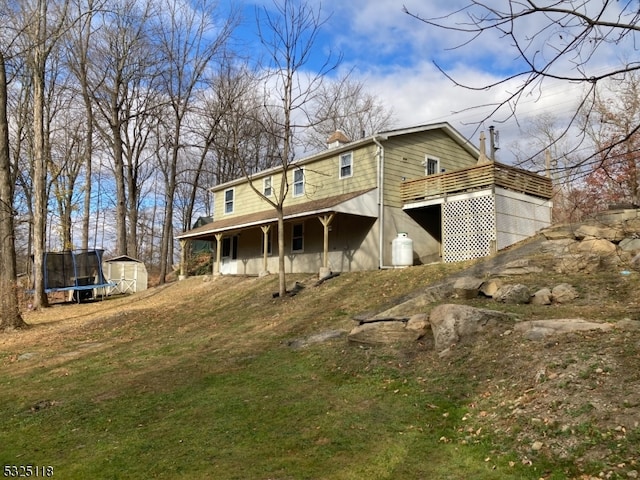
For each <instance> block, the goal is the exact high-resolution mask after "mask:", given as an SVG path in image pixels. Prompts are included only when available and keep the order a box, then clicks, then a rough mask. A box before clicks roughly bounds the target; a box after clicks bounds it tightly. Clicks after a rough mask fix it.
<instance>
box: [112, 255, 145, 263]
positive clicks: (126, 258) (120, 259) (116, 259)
mask: <svg viewBox="0 0 640 480" xmlns="http://www.w3.org/2000/svg"><path fill="white" fill-rule="evenodd" d="M105 262H137V263H143V262H142V260H138V259H137V258H133V257H130V256H129V255H120V256H118V257H113V258H110V259H109V260H105Z"/></svg>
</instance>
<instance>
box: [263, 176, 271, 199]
mask: <svg viewBox="0 0 640 480" xmlns="http://www.w3.org/2000/svg"><path fill="white" fill-rule="evenodd" d="M271 178H272V177H267V178H264V179H262V194H263V195H264V196H265V197H270V196H271V195H272V194H273V188H272V186H271Z"/></svg>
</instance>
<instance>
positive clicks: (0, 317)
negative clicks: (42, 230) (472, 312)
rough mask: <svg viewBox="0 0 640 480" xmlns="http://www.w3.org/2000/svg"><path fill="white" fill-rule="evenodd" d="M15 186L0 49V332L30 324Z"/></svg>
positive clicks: (5, 77) (4, 78)
mask: <svg viewBox="0 0 640 480" xmlns="http://www.w3.org/2000/svg"><path fill="white" fill-rule="evenodd" d="M13 186H14V182H13V175H12V173H11V158H10V155H9V121H8V117H7V70H6V65H5V57H4V53H3V52H2V50H0V291H1V292H2V294H0V331H5V330H12V329H16V328H24V327H26V326H27V324H26V323H25V322H24V320H23V319H22V315H20V308H19V306H18V285H17V274H16V273H17V272H16V250H15V229H14V223H13V218H14V210H13V193H14V192H13V188H14V187H13Z"/></svg>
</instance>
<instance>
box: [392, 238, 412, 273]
mask: <svg viewBox="0 0 640 480" xmlns="http://www.w3.org/2000/svg"><path fill="white" fill-rule="evenodd" d="M391 263H392V264H393V266H394V267H410V266H411V265H413V240H411V239H410V238H409V235H407V234H406V233H404V232H403V233H399V234H398V236H397V237H396V238H394V239H393V242H391Z"/></svg>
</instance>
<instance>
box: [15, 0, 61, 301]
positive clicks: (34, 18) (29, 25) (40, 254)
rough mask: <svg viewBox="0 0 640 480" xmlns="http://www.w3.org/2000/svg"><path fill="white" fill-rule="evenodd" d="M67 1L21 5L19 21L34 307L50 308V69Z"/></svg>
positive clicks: (38, 1) (41, 0)
mask: <svg viewBox="0 0 640 480" xmlns="http://www.w3.org/2000/svg"><path fill="white" fill-rule="evenodd" d="M67 6H68V4H67V0H63V1H61V2H50V1H46V0H34V1H33V2H22V3H21V6H20V7H19V8H21V11H20V14H21V15H20V18H21V19H22V22H23V24H24V25H26V27H25V28H24V30H23V32H22V38H23V49H24V51H25V52H26V66H27V69H28V71H29V74H30V76H31V79H32V83H33V164H34V169H33V192H34V212H33V258H34V261H33V266H34V289H35V291H34V298H33V307H34V308H41V307H45V306H47V305H48V299H47V296H46V294H45V285H44V252H45V246H46V220H47V203H48V202H47V159H48V152H47V146H48V139H47V138H46V133H47V131H46V129H45V123H46V122H45V112H46V105H45V102H46V98H45V95H46V85H47V79H46V74H47V65H48V60H49V56H50V55H51V52H52V50H53V49H54V48H55V47H56V45H57V43H58V41H59V40H60V38H61V36H62V34H63V32H64V28H63V27H64V25H65V22H66V15H67Z"/></svg>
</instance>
